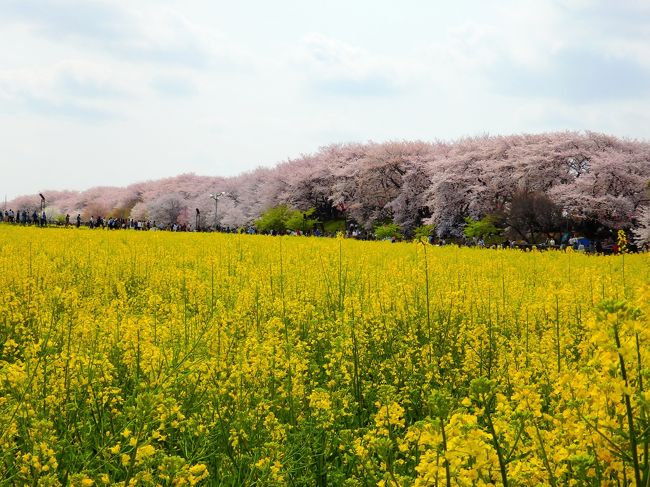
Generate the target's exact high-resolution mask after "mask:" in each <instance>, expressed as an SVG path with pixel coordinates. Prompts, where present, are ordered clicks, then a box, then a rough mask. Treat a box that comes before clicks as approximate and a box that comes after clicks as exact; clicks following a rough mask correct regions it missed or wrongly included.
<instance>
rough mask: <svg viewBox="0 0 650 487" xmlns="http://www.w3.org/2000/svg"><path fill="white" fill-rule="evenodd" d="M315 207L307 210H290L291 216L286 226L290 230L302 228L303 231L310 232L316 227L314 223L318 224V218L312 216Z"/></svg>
mask: <svg viewBox="0 0 650 487" xmlns="http://www.w3.org/2000/svg"><path fill="white" fill-rule="evenodd" d="M315 211H316V209H315V208H310V209H308V210H307V211H300V210H290V213H289V218H288V219H287V222H286V226H287V229H289V230H294V231H297V230H300V231H301V232H308V231H310V230H313V229H314V225H317V224H318V219H316V218H312V216H313V215H314V212H315Z"/></svg>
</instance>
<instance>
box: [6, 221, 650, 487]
mask: <svg viewBox="0 0 650 487" xmlns="http://www.w3.org/2000/svg"><path fill="white" fill-rule="evenodd" d="M649 313H650V258H649V257H648V254H629V253H624V254H621V255H614V256H587V255H583V254H582V253H578V252H559V251H557V252H556V251H550V252H521V251H518V250H511V249H498V250H486V249H471V248H458V247H454V246H447V247H433V246H431V245H429V244H427V243H426V242H419V243H417V245H413V244H402V243H397V244H391V243H389V242H359V241H354V240H347V239H345V238H343V236H340V237H339V238H336V239H319V238H305V237H266V236H249V235H223V234H175V233H163V232H127V231H125V232H111V231H96V232H91V231H88V230H84V229H37V228H18V227H9V226H4V225H0V484H2V485H5V484H6V485H48V486H56V485H75V486H93V485H96V486H109V485H116V486H134V485H142V486H149V485H151V486H158V485H160V486H194V485H265V486H266V485H270V486H274V485H276V486H279V485H316V486H329V485H341V486H366V485H378V486H391V487H394V486H407V485H416V486H422V487H424V486H441V487H442V486H445V487H446V486H452V485H454V486H468V487H469V486H487V485H511V486H525V485H531V486H536V485H551V486H560V485H562V486H564V485H569V486H590V485H603V486H606V485H621V486H622V485H643V486H645V485H650V453H649V452H650V366H649V365H650V326H648V325H649V322H648V316H649Z"/></svg>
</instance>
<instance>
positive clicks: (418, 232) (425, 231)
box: [414, 225, 436, 240]
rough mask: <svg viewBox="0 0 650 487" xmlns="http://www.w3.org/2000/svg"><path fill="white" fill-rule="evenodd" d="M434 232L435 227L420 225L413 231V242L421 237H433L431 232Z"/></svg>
mask: <svg viewBox="0 0 650 487" xmlns="http://www.w3.org/2000/svg"><path fill="white" fill-rule="evenodd" d="M435 230H436V226H435V225H420V226H419V227H417V228H416V229H415V235H414V238H415V240H421V239H422V237H424V238H429V237H430V236H431V235H433V232H434V231H435Z"/></svg>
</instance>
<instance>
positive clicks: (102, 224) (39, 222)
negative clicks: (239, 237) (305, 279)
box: [0, 208, 634, 254]
mask: <svg viewBox="0 0 650 487" xmlns="http://www.w3.org/2000/svg"><path fill="white" fill-rule="evenodd" d="M0 221H1V222H5V223H11V224H16V225H30V226H39V227H45V226H47V225H48V224H54V225H57V226H65V227H70V226H74V227H77V228H79V227H81V226H86V227H88V228H90V229H108V230H127V229H128V230H140V231H147V230H170V231H173V232H194V231H197V228H196V227H194V226H192V225H187V224H177V223H174V224H173V225H171V226H165V225H160V224H157V223H156V221H155V220H153V221H152V220H136V219H133V218H114V217H108V218H104V217H102V216H97V217H95V216H94V215H92V216H90V218H89V219H88V220H87V221H84V220H83V219H82V217H81V214H80V213H78V214H77V216H76V217H74V219H71V217H70V215H69V214H66V215H65V216H64V217H60V218H57V219H56V220H48V217H47V214H46V212H45V211H44V210H42V211H40V212H38V211H36V210H34V211H33V212H32V213H31V214H30V213H29V212H28V211H27V210H22V211H14V210H13V209H11V208H10V209H5V210H4V212H3V211H0ZM213 230H214V228H213V227H205V228H200V227H199V228H198V231H213ZM218 231H219V232H222V233H246V234H257V233H261V234H265V235H273V236H275V235H292V236H313V237H322V236H324V237H333V236H335V235H336V233H326V232H324V231H321V229H319V228H317V227H314V229H313V230H310V231H306V232H305V231H301V230H284V231H275V230H271V231H265V232H258V230H257V229H256V228H255V227H254V226H246V227H230V226H220V227H218ZM343 235H344V236H345V237H346V238H351V239H356V240H375V236H374V235H373V234H372V233H371V232H368V231H365V230H363V229H361V228H360V227H359V226H358V225H355V224H350V225H349V227H348V229H347V230H346V231H345V232H343ZM388 239H389V240H390V241H391V242H393V243H395V242H398V241H400V238H398V237H395V236H393V237H390V238H388ZM428 242H429V243H430V244H431V245H438V246H444V245H447V244H455V245H462V246H470V247H489V248H519V249H532V248H535V249H537V250H550V249H556V250H566V249H569V248H571V249H573V250H575V251H578V252H586V253H599V254H603V253H604V254H617V253H619V251H620V249H619V246H618V243H617V241H616V239H614V238H610V239H588V238H586V237H581V236H578V235H576V234H571V233H569V232H565V233H562V234H561V235H558V236H557V240H556V239H555V238H553V237H551V238H548V239H547V240H546V241H544V242H542V243H537V244H530V243H527V242H524V241H520V242H518V241H516V240H509V239H507V238H506V239H505V240H503V241H500V242H498V243H489V244H487V243H486V241H485V240H484V239H483V238H471V239H468V238H461V239H452V240H450V241H447V240H446V239H444V238H436V237H435V236H434V235H429V236H428ZM631 250H634V249H631Z"/></svg>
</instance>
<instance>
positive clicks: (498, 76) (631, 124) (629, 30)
mask: <svg viewBox="0 0 650 487" xmlns="http://www.w3.org/2000/svg"><path fill="white" fill-rule="evenodd" d="M0 45H2V49H0V198H2V197H3V196H6V197H7V198H8V199H12V198H13V197H15V196H18V195H21V194H33V193H36V192H39V191H45V190H48V189H50V190H61V189H76V190H83V189H88V188H90V187H95V186H112V185H118V186H124V185H128V184H130V183H134V182H139V181H144V180H150V179H158V178H161V177H170V176H175V175H178V174H182V173H188V172H193V173H196V174H200V175H208V176H232V175H236V174H239V173H241V172H244V171H248V170H252V169H254V168H256V167H259V166H272V165H274V164H276V163H278V162H280V161H283V160H286V159H288V158H293V157H297V156H299V155H300V154H304V153H312V152H315V151H317V150H318V148H319V147H322V146H324V145H329V144H333V143H344V142H366V141H370V140H372V141H376V142H381V141H386V140H416V139H417V140H426V141H434V140H453V139H457V138H460V137H464V136H474V135H483V134H492V135H497V134H513V133H521V132H542V131H558V130H559V131H562V130H593V131H598V132H606V133H609V134H613V135H618V136H623V137H630V138H638V139H643V140H647V139H649V138H650V2H649V1H647V0H617V1H612V0H493V1H485V0H455V1H453V2H450V1H443V0H401V1H399V2H397V1H395V0H391V1H389V0H274V1H268V0H254V1H253V0H242V1H239V2H233V1H228V2H226V1H222V0H182V1H181V0H137V1H134V0H0Z"/></svg>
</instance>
